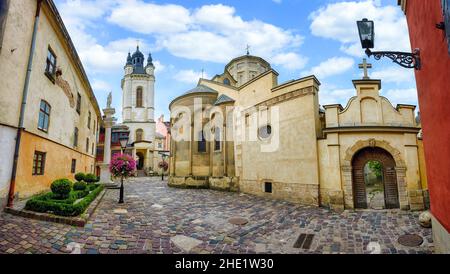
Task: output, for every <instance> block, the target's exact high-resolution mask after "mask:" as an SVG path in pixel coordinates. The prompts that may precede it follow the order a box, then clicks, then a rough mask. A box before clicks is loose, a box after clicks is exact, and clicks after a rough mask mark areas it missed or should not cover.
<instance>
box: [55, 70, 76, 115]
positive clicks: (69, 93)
mask: <svg viewBox="0 0 450 274" xmlns="http://www.w3.org/2000/svg"><path fill="white" fill-rule="evenodd" d="M61 75H62V73H61V71H60V70H59V69H58V71H57V72H56V80H55V83H56V84H57V85H58V86H59V87H60V88H61V89H62V90H63V91H64V94H65V95H66V96H67V98H68V99H69V104H70V107H71V108H74V107H75V98H74V96H73V93H72V90H71V88H70V85H69V82H67V81H66V80H64V79H63V78H62V76H61Z"/></svg>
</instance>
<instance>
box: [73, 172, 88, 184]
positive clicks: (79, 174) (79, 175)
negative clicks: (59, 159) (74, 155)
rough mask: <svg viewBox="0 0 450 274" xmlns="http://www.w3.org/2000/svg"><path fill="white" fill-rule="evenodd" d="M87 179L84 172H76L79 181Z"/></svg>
mask: <svg viewBox="0 0 450 274" xmlns="http://www.w3.org/2000/svg"><path fill="white" fill-rule="evenodd" d="M85 179H86V174H84V173H83V172H78V173H77V174H75V180H77V181H78V182H81V181H85Z"/></svg>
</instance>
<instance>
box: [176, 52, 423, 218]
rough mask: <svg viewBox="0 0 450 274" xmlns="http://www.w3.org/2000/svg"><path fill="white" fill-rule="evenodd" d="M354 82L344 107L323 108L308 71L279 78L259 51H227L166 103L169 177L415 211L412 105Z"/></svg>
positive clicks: (417, 145) (419, 197) (418, 160)
mask: <svg viewBox="0 0 450 274" xmlns="http://www.w3.org/2000/svg"><path fill="white" fill-rule="evenodd" d="M364 66H367V65H364ZM366 76H367V74H366ZM353 84H354V87H355V96H354V97H352V98H349V101H348V103H347V105H346V106H345V107H343V106H341V105H338V104H336V105H327V106H323V108H322V107H321V106H320V105H319V88H320V82H319V80H318V79H317V78H316V77H315V76H308V77H304V78H300V79H296V80H292V81H289V82H286V83H281V84H279V83H278V73H277V72H276V71H275V70H273V69H272V68H271V66H270V64H269V63H268V62H267V61H265V60H263V59H262V58H260V57H256V56H251V55H249V54H247V55H244V56H241V57H238V58H235V59H234V60H232V61H231V62H230V63H229V64H227V66H226V67H225V69H224V72H223V73H222V74H220V75H216V76H215V77H214V78H213V79H211V80H207V79H200V80H199V82H198V86H197V87H196V88H194V89H192V90H190V91H188V92H186V93H185V94H183V95H181V96H180V97H178V98H175V99H174V100H173V101H172V103H171V104H170V107H169V108H170V111H171V133H172V141H171V142H172V143H171V157H170V178H169V185H170V186H173V187H189V188H191V187H192V188H212V189H217V190H225V191H239V192H243V193H248V194H254V195H258V196H263V197H267V198H274V199H281V200H286V201H290V202H295V203H301V204H307V205H315V206H325V207H329V208H332V209H336V210H343V209H353V208H374V209H384V208H401V209H411V210H420V209H423V208H424V207H426V202H425V201H426V200H427V184H426V179H425V178H426V176H425V172H426V171H425V165H424V161H423V151H422V141H421V140H420V138H419V137H418V133H419V131H420V128H419V126H418V124H417V122H416V119H415V115H414V110H415V106H412V105H397V106H396V107H394V106H392V104H391V103H390V102H389V100H388V99H387V98H385V97H382V96H380V89H381V80H375V79H370V78H369V77H364V79H359V80H354V81H353ZM370 165H374V166H377V167H378V168H377V169H376V170H378V173H377V174H376V176H375V177H376V178H378V181H377V183H371V182H370V180H368V178H370V176H371V175H373V174H371V173H370V172H372V171H371V170H372V169H371V168H369V166H370ZM373 170H375V169H373Z"/></svg>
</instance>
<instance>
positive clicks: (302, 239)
mask: <svg viewBox="0 0 450 274" xmlns="http://www.w3.org/2000/svg"><path fill="white" fill-rule="evenodd" d="M313 239H314V234H306V233H302V234H300V236H298V238H297V241H295V243H294V248H302V249H310V248H311V244H312V242H313Z"/></svg>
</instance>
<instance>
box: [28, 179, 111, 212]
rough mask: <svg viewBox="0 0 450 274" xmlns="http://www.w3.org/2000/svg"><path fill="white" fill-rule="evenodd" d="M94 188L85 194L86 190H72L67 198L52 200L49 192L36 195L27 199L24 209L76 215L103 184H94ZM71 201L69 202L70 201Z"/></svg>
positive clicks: (92, 198) (84, 207)
mask: <svg viewBox="0 0 450 274" xmlns="http://www.w3.org/2000/svg"><path fill="white" fill-rule="evenodd" d="M95 186H96V188H95V189H94V190H92V192H91V193H89V194H87V195H86V193H88V191H87V190H85V191H73V192H71V193H70V195H69V198H68V199H66V200H60V201H58V200H53V199H51V198H52V196H51V194H53V193H46V194H43V195H39V196H36V197H34V198H31V199H30V200H28V201H27V203H26V205H25V209H26V210H31V211H36V212H49V211H51V212H52V213H53V214H55V215H59V216H69V217H73V216H78V215H80V214H82V213H83V212H84V211H85V210H86V209H87V207H88V206H89V205H90V204H91V203H92V201H93V200H94V199H95V198H96V197H97V196H98V194H99V193H100V192H101V191H102V190H103V189H104V186H103V185H95ZM83 195H84V198H83V200H81V201H80V202H78V203H77V204H73V203H74V202H75V201H76V200H77V199H80V198H78V197H80V196H83ZM70 202H71V203H70Z"/></svg>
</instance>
